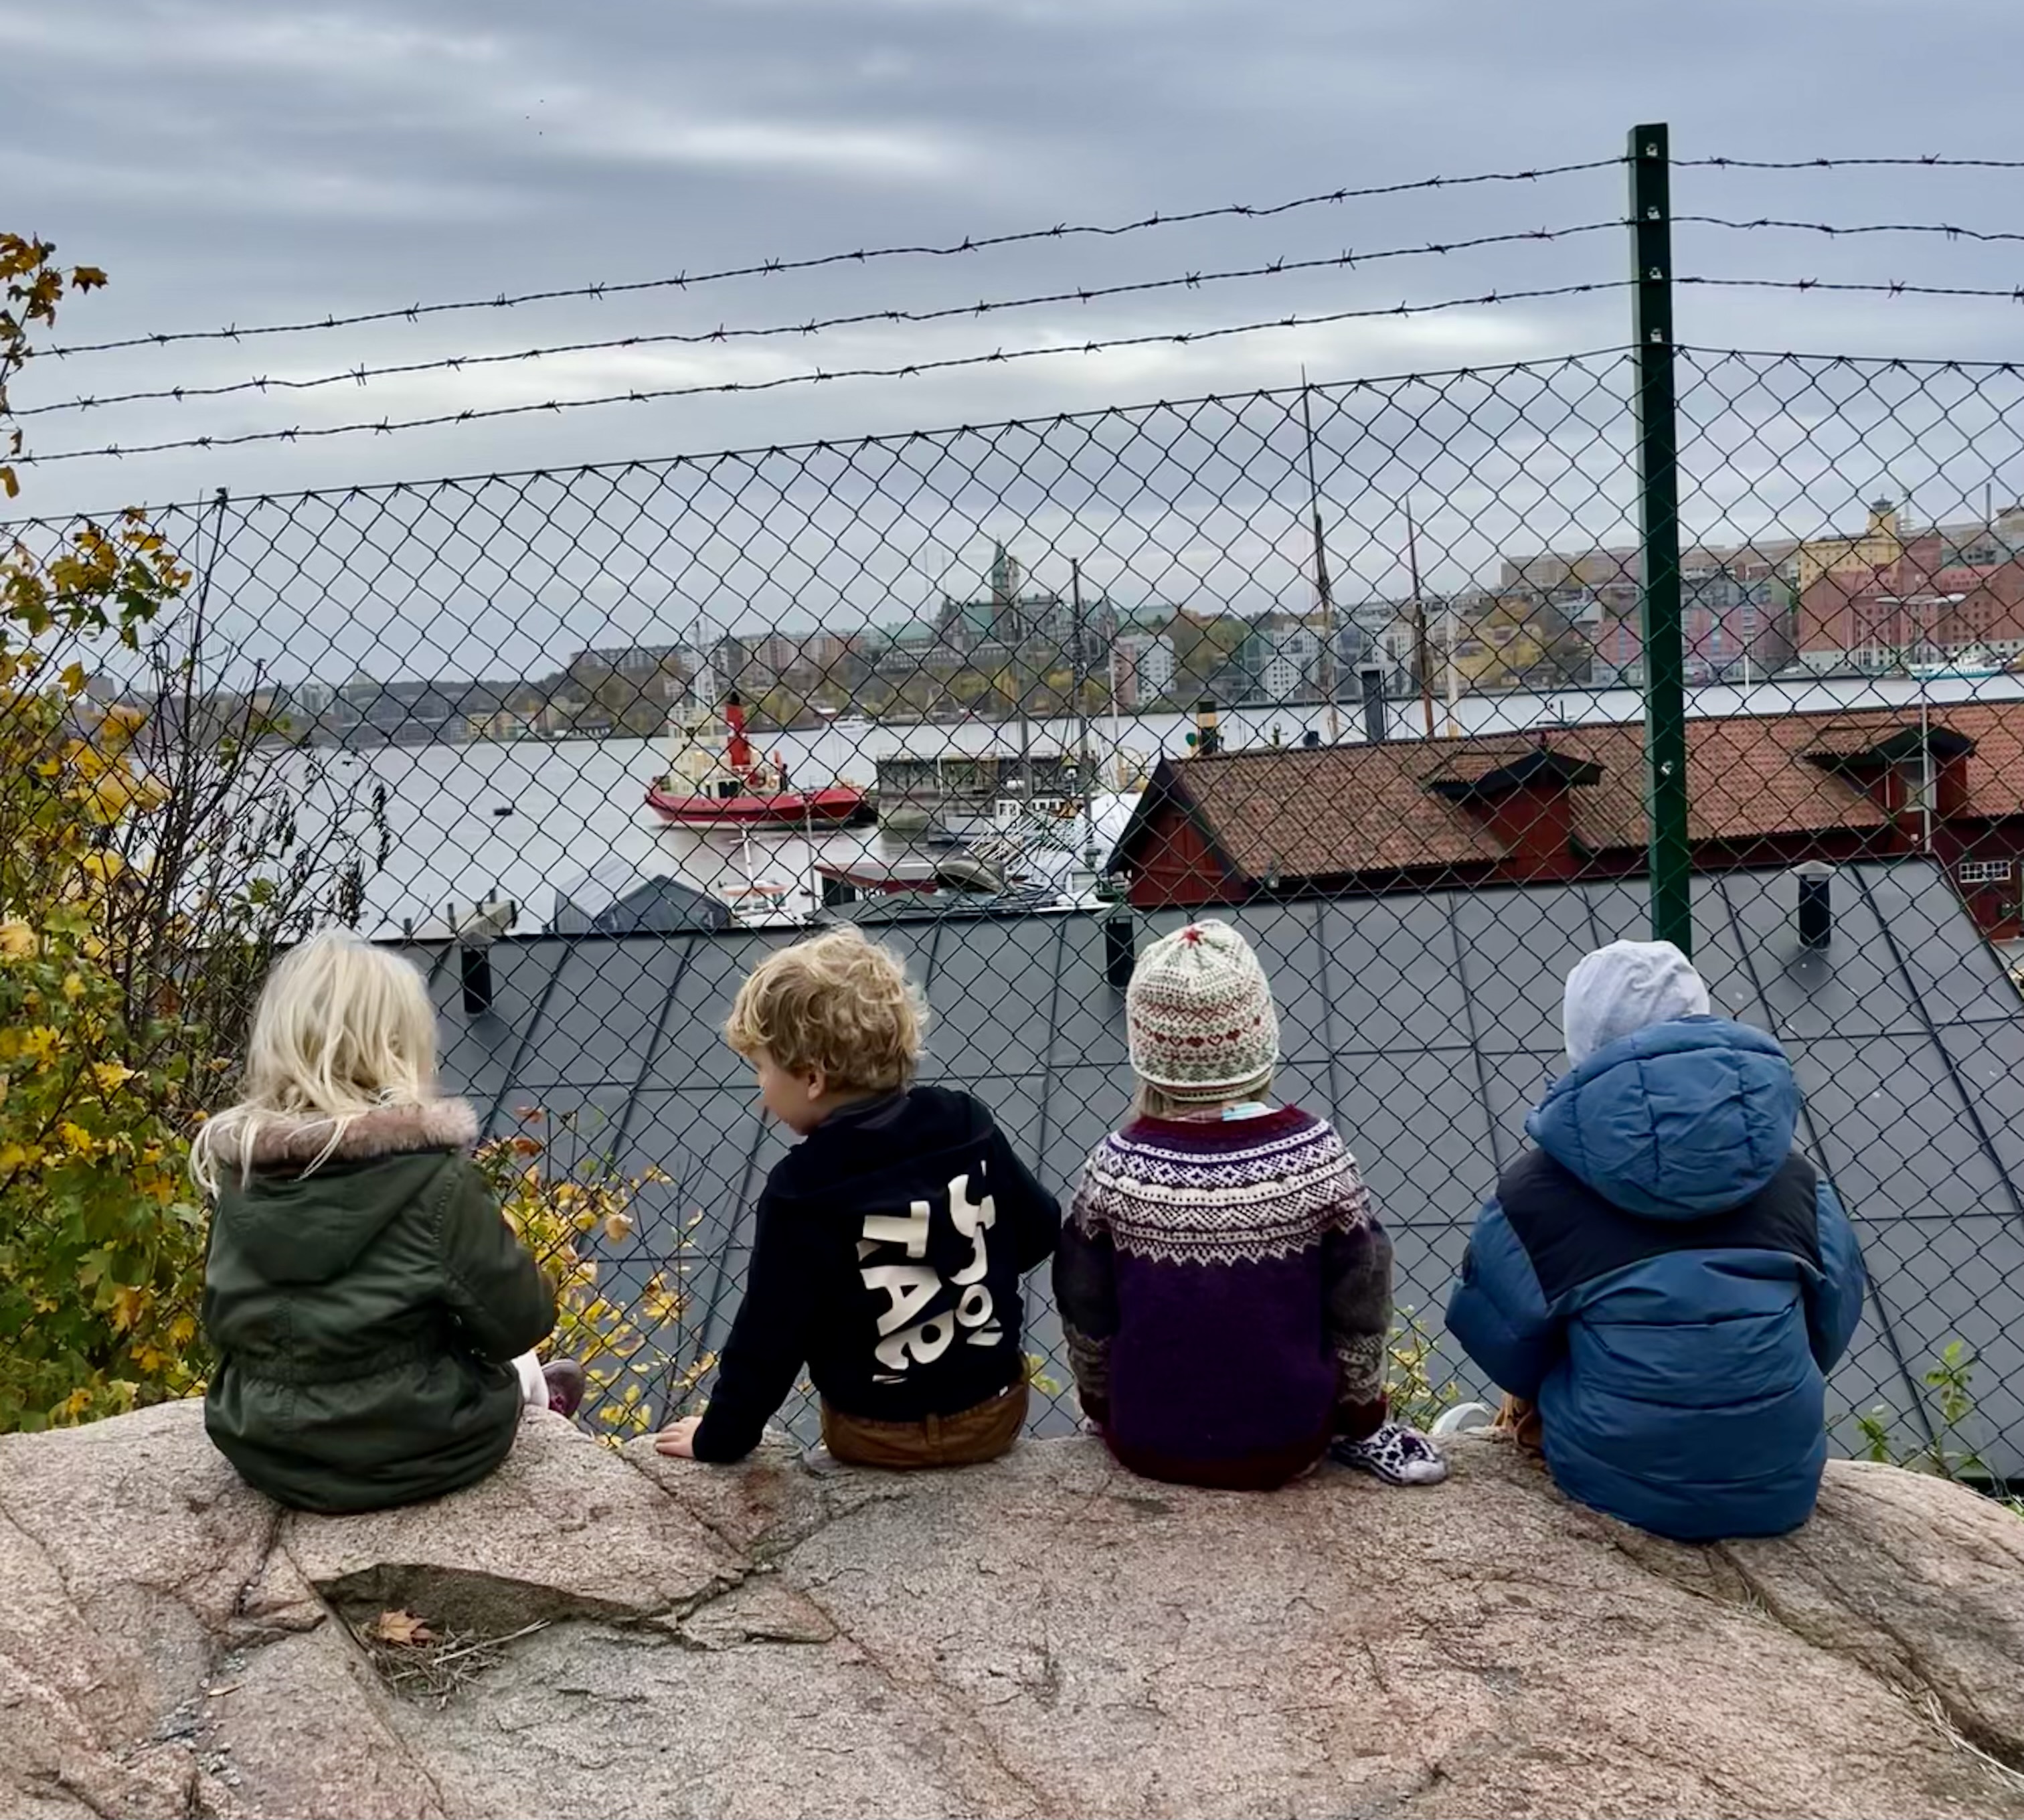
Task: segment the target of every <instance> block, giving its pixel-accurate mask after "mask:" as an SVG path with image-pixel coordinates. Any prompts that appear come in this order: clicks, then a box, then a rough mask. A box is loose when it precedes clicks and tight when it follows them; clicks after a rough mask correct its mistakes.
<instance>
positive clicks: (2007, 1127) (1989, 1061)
mask: <svg viewBox="0 0 2024 1820" xmlns="http://www.w3.org/2000/svg"><path fill="white" fill-rule="evenodd" d="M1940 1044H1941V1048H1943V1049H1945V1051H1946V1054H1947V1057H1948V1059H1949V1060H1950V1061H1951V1062H1952V1063H1953V1066H1954V1072H1955V1073H1956V1075H1957V1076H1958V1077H1960V1080H1961V1081H1963V1083H1965V1084H1966V1085H1967V1089H1968V1091H1969V1092H1972V1093H1973V1094H1974V1095H1975V1097H1976V1098H1977V1099H1978V1101H1979V1102H1980V1103H1981V1105H1982V1111H1983V1115H1984V1117H1985V1121H1986V1122H1987V1125H1988V1128H1989V1143H1990V1145H1991V1147H1993V1149H1994V1150H1995V1152H1996V1157H1997V1158H1998V1160H1999V1161H2000V1163H2001V1165H2002V1167H2003V1169H2004V1172H2006V1173H2007V1175H2008V1176H2009V1178H2010V1180H2011V1181H2013V1182H2024V1029H2020V1028H2019V1026H2017V1025H2015V1024H2009V1025H2003V1024H1998V1025H1985V1024H1954V1025H1951V1026H1949V1027H1947V1028H1946V1029H1943V1030H1941V1032H1940Z"/></svg>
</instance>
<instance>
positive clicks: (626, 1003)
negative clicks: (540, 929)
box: [512, 936, 691, 1095]
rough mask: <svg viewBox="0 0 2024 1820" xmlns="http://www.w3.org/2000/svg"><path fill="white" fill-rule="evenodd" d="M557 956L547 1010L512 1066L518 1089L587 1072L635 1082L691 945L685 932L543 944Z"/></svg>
mask: <svg viewBox="0 0 2024 1820" xmlns="http://www.w3.org/2000/svg"><path fill="white" fill-rule="evenodd" d="M541 946H542V948H544V949H552V950H554V951H555V952H556V953H557V955H558V956H559V960H560V967H559V971H558V972H557V974H556V989H555V991H554V992H553V993H552V994H551V995H550V996H549V998H548V1007H547V1015H545V1017H543V1018H541V1021H540V1022H539V1024H538V1025H537V1026H536V1027H535V1029H534V1035H533V1038H532V1040H531V1041H530V1044H529V1045H528V1048H527V1052H526V1055H525V1056H524V1057H523V1058H522V1059H521V1061H520V1062H519V1065H518V1066H517V1067H516V1068H515V1070H514V1077H513V1082H512V1085H513V1088H514V1090H515V1092H523V1093H530V1094H535V1095H538V1094H540V1093H542V1092H545V1091H547V1090H548V1088H552V1087H556V1086H559V1085H561V1084H564V1083H566V1082H568V1081H576V1080H581V1079H583V1078H584V1077H585V1076H586V1075H589V1076H590V1077H593V1078H596V1079H600V1080H603V1079H611V1080H623V1081H636V1079H637V1078H638V1077H639V1070H640V1062H642V1061H643V1060H644V1059H645V1057H646V1055H647V1048H648V1045H649V1042H650V1040H651V1037H652V1035H653V1033H654V1030H655V1026H657V1024H658V1022H659V1019H660V1017H661V1012H662V1006H663V1005H664V1004H666V1000H667V996H668V993H669V988H670V987H671V986H672V985H673V984H674V982H675V979H676V977H677V974H680V971H681V970H682V967H683V965H684V962H685V961H686V960H687V959H688V956H689V954H690V952H691V942H690V941H689V938H688V937H687V936H675V937H659V936H640V937H638V938H633V939H629V940H626V941H604V942H599V943H597V944H596V945H589V944H585V945H577V946H572V945H570V944H569V943H568V942H567V941H566V940H562V939H558V940H556V941H552V942H545V943H543V944H541Z"/></svg>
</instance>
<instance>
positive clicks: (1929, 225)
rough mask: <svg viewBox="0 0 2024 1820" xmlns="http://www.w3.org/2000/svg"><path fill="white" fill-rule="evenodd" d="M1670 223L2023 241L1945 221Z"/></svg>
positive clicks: (1690, 218)
mask: <svg viewBox="0 0 2024 1820" xmlns="http://www.w3.org/2000/svg"><path fill="white" fill-rule="evenodd" d="M1673 225H1674V226H1675V227H1714V228H1733V229H1740V230H1743V231H1745V232H1748V231H1752V230H1754V229H1761V228H1770V229H1789V230H1791V231H1792V232H1794V233H1814V234H1827V235H1829V236H1842V235H1850V236H1852V235H1858V234H1937V235H1939V236H1941V237H1944V238H1945V239H1947V240H1977V241H1980V242H1982V243H1983V244H1986V245H1993V244H1996V243H1997V242H1999V241H2004V240H2024V233H2011V231H2009V230H2008V229H2002V228H1996V229H1983V228H1971V227H1960V226H1955V225H1954V224H1953V223H1952V222H1915V221H1884V222H1858V223H1854V224H1849V223H1845V222H1829V221H1783V220H1780V219H1779V218H1776V217H1775V216H1773V215H1759V216H1758V218H1756V219H1755V220H1754V221H1736V220H1732V219H1731V218H1729V217H1728V216H1726V215H1674V217H1673Z"/></svg>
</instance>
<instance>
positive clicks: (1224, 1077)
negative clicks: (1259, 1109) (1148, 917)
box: [1124, 921, 1279, 1103]
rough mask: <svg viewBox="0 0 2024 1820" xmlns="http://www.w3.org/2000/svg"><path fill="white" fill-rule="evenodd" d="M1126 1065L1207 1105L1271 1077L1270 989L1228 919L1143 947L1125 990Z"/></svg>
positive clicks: (1275, 1047)
mask: <svg viewBox="0 0 2024 1820" xmlns="http://www.w3.org/2000/svg"><path fill="white" fill-rule="evenodd" d="M1124 1023H1125V1030H1126V1033H1127V1036H1128V1038H1129V1040H1130V1043H1131V1068H1132V1072H1133V1073H1135V1074H1136V1075H1137V1076H1138V1077H1139V1079H1140V1080H1142V1081H1150V1083H1151V1084H1153V1086H1155V1087H1157V1088H1161V1090H1162V1091H1164V1092H1165V1093H1166V1094H1167V1095H1168V1096H1169V1097H1170V1098H1172V1099H1178V1100H1183V1101H1186V1102H1189V1103H1212V1102H1214V1101H1216V1100H1222V1099H1230V1097H1231V1096H1232V1095H1233V1093H1234V1092H1236V1091H1237V1090H1239V1089H1244V1088H1254V1087H1256V1085H1258V1084H1260V1083H1261V1082H1263V1081H1265V1080H1267V1078H1269V1077H1270V1076H1271V1072H1272V1070H1273V1067H1274V1065H1275V1064H1276V1063H1277V1062H1278V1059H1279V1018H1278V1013H1277V1012H1276V1011H1274V1009H1273V1008H1272V989H1271V987H1270V986H1269V985H1267V983H1266V980H1265V971H1264V969H1263V967H1260V965H1259V964H1258V957H1257V956H1256V955H1255V954H1253V953H1252V952H1251V945H1250V944H1249V942H1247V941H1245V939H1244V938H1243V937H1242V936H1241V935H1240V934H1238V932H1237V931H1236V930H1234V929H1233V928H1231V927H1230V925H1229V924H1228V923H1217V922H1214V921H1211V922H1207V923H1190V924H1189V925H1188V927H1186V928H1185V929H1178V930H1175V932H1174V933H1173V934H1172V935H1168V936H1163V937H1161V939H1160V940H1159V941H1156V942H1154V943H1153V945H1152V946H1151V947H1150V948H1149V949H1146V952H1145V953H1144V954H1143V955H1142V956H1141V957H1140V958H1139V964H1138V966H1137V967H1136V968H1135V969H1134V970H1133V972H1132V974H1131V986H1130V987H1129V989H1128V990H1127V992H1126V993H1125V995H1124Z"/></svg>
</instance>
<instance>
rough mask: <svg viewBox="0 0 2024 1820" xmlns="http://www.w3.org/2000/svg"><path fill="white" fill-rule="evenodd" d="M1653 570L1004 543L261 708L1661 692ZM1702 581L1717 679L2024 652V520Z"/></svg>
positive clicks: (468, 719) (1700, 667)
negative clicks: (1393, 571) (874, 583)
mask: <svg viewBox="0 0 2024 1820" xmlns="http://www.w3.org/2000/svg"><path fill="white" fill-rule="evenodd" d="M984 582H985V585H984V586H983V588H982V589H981V590H980V591H979V592H977V593H975V594H974V596H971V597H969V598H957V597H956V596H944V597H943V599H942V600H941V603H940V605H939V608H938V610H937V611H935V612H934V613H933V615H929V616H923V617H919V618H913V619H909V620H906V621H904V622H899V623H897V624H893V625H888V626H876V627H871V628H867V629H860V630H853V631H848V632H845V631H838V630H834V629H821V628H817V629H813V630H811V631H807V632H788V631H770V632H766V633H734V634H728V635H726V636H724V637H721V638H718V639H716V640H714V641H713V642H710V644H708V645H707V647H706V648H704V647H702V646H699V645H697V644H627V645H621V646H614V647H610V648H598V649H592V650H585V651H578V653H576V654H575V655H574V656H573V657H571V658H570V659H569V661H568V662H567V664H566V665H564V666H563V667H562V668H561V669H559V670H557V671H556V672H554V673H552V674H549V675H547V676H543V677H535V678H527V679H519V678H515V679H512V680H501V681H485V680H482V681H471V682H465V681H453V680H446V679H441V678H432V679H418V680H395V681H377V680H372V679H369V678H362V677H361V678H356V679H353V680H350V681H345V682H343V683H328V682H313V683H308V684H301V685H298V686H296V687H295V688H289V689H285V690H283V689H272V690H263V691H262V692H260V693H259V695H258V696H257V697H256V698H255V699H254V701H253V702H252V703H251V704H250V705H251V706H252V707H253V708H254V710H255V712H256V713H257V714H259V717H261V718H262V720H263V721H265V722H266V723H267V724H268V725H271V726H273V728H275V729H276V730H277V732H281V733H282V734H284V736H287V737H289V738H292V739H300V740H304V741H308V742H311V743H332V744H340V745H365V744H381V743H394V744H423V743H462V742H465V741H471V740H481V739H525V738H538V739H562V738H597V737H603V736H614V735H629V736H640V737H651V736H657V735H658V734H659V733H660V732H662V729H663V728H665V727H666V725H667V723H668V721H669V717H670V716H671V715H672V714H675V713H676V712H677V711H678V710H682V709H683V708H684V707H685V706H691V705H694V703H695V695H696V690H697V683H698V679H699V677H702V676H703V675H705V674H706V673H707V675H708V676H709V677H710V683H711V685H712V687H713V689H714V691H716V692H719V693H720V694H721V692H727V691H729V690H732V689H735V690H736V691H737V692H739V695H740V697H741V699H743V701H744V702H745V703H746V706H747V708H748V710H749V711H750V714H751V716H752V718H753V721H754V725H756V726H757V727H759V728H810V727H814V726H817V725H821V724H822V723H823V721H830V720H841V719H846V718H849V717H862V718H864V719H867V720H877V721H912V722H919V721H955V720H959V719H965V718H970V717H977V718H981V719H985V720H993V721H996V720H1008V719H1010V718H1012V717H1014V716H1015V715H1017V714H1020V713H1021V712H1022V711H1023V712H1024V713H1025V714H1029V715H1031V716H1032V717H1036V718H1044V717H1051V716H1057V715H1062V714H1072V713H1074V712H1076V710H1077V709H1078V706H1080V709H1081V710H1083V711H1085V712H1088V713H1091V714H1104V713H1108V712H1110V711H1112V710H1113V709H1114V710H1116V711H1117V712H1118V713H1120V714H1146V713H1154V712H1161V711H1167V710H1178V709H1184V708H1187V707H1190V706H1193V705H1194V703H1197V702H1198V701H1200V700H1201V699H1205V698H1206V699H1212V700H1214V701H1216V703H1219V705H1221V706H1301V705H1311V704H1313V703H1317V702H1319V701H1322V700H1323V699H1329V697H1331V696H1333V697H1337V698H1340V697H1347V696H1348V695H1352V694H1354V693H1355V691H1356V689H1357V688H1358V686H1359V676H1360V674H1361V673H1362V672H1364V671H1366V670H1368V669H1370V668H1375V669H1377V670H1380V671H1381V673H1382V675H1383V678H1384V689H1385V692H1386V693H1387V694H1388V695H1392V696H1402V695H1413V694H1417V693H1419V692H1421V691H1422V690H1425V691H1427V692H1431V693H1433V694H1435V695H1444V694H1454V695H1465V694H1466V695H1476V694H1481V693H1483V692H1494V691H1502V690H1513V689H1546V690H1553V689H1566V688H1590V689H1601V688H1621V687H1636V686H1638V685H1640V684H1642V682H1643V681H1644V641H1643V636H1642V629H1641V589H1642V577H1641V561H1640V557H1639V553H1638V552H1637V551H1636V550H1635V549H1586V550H1580V551H1574V552H1548V553H1546V554H1542V555H1539V556H1529V557H1525V558H1523V559H1515V560H1514V559H1507V560H1505V561H1504V562H1503V563H1502V564H1501V566H1500V573H1499V576H1498V581H1497V582H1496V584H1495V585H1493V586H1488V587H1482V588H1476V589H1470V590H1469V591H1467V592H1465V593H1454V594H1450V595H1435V594H1431V593H1429V594H1425V595H1423V596H1421V597H1419V598H1418V599H1417V600H1372V601H1365V602H1361V603H1355V604H1342V603H1340V602H1337V601H1334V600H1328V599H1326V598H1325V597H1322V596H1321V595H1320V593H1319V591H1318V590H1317V591H1316V592H1317V598H1316V599H1315V601H1314V602H1313V603H1312V604H1311V606H1310V607H1308V608H1307V609H1306V610H1305V611H1298V612H1294V611H1270V612H1266V613H1263V614H1260V615H1249V616H1246V615H1237V614H1233V613H1230V612H1219V611H1204V610H1202V609H1201V608H1198V607H1172V606H1164V605H1161V604H1155V603H1141V604H1138V605H1135V606H1131V607H1126V606H1122V605H1120V604H1117V602H1115V601H1113V600H1111V599H1110V598H1109V597H1108V596H1106V595H1103V594H1101V593H1096V594H1091V595H1088V596H1081V595H1080V591H1079V590H1077V591H1076V593H1073V594H1072V595H1070V596H1063V595H1062V594H1061V593H1058V592H1055V591H1053V590H1049V589H1036V588H1033V587H1032V586H1030V585H1029V581H1028V578H1027V577H1026V575H1025V573H1024V571H1022V570H1021V566H1020V564H1019V563H1018V560H1017V559H1016V557H1015V556H1014V555H1013V554H1011V553H1010V552H1009V551H1007V549H1003V547H1000V548H999V549H998V550H997V552H996V556H995V558H994V560H993V562H992V566H991V568H990V571H989V572H988V575H987V576H985V578H984ZM1681 588H1682V594H1683V598H1684V622H1685V623H1684V633H1685V648H1686V654H1687V670H1688V677H1689V681H1691V682H1696V683H1706V682H1735V681H1741V682H1747V681H1751V680H1753V679H1754V680H1759V681H1761V680H1765V679H1768V678H1769V677H1774V676H1780V675H1791V674H1800V675H1804V676H1806V677H1829V676H1861V675H1868V674H1880V673H1886V672H1890V671H1896V670H1906V669H1908V668H1912V667H1915V666H1923V667H1928V668H1938V667H1943V666H1949V665H1963V666H1980V667H1993V668H2007V667H2009V666H2013V665H2016V664H2018V663H2019V662H2020V661H2024V506H2018V505H2013V506H2008V507H2005V508H2002V509H2001V510H2000V511H1993V512H1990V513H1989V515H1988V516H1985V518H1982V519H1973V520H1969V521H1964V522H1960V523H1947V524H1939V525H1931V526H1925V527H1916V526H1913V525H1911V524H1909V523H1906V522H1905V518H1904V515H1903V513H1902V512H1901V508H1899V507H1898V506H1897V505H1896V504H1895V503H1894V502H1893V501H1889V500H1879V501H1876V502H1875V503H1874V504H1873V505H1872V506H1871V507H1870V508H1868V516H1867V522H1866V523H1865V524H1864V527H1863V528H1862V529H1861V530H1860V531H1857V532H1853V533H1850V534H1846V535H1835V536H1831V537H1828V538H1816V539H1810V540H1806V539H1791V540H1783V541H1776V542H1758V543H1756V544H1752V545H1736V546H1727V547H1718V546H1707V547H1700V548H1696V549H1691V550H1689V551H1687V552H1684V555H1683V558H1682V563H1681ZM236 699H237V700H239V701H240V702H242V703H244V700H245V698H244V697H240V698H236ZM706 705H707V704H706Z"/></svg>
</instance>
